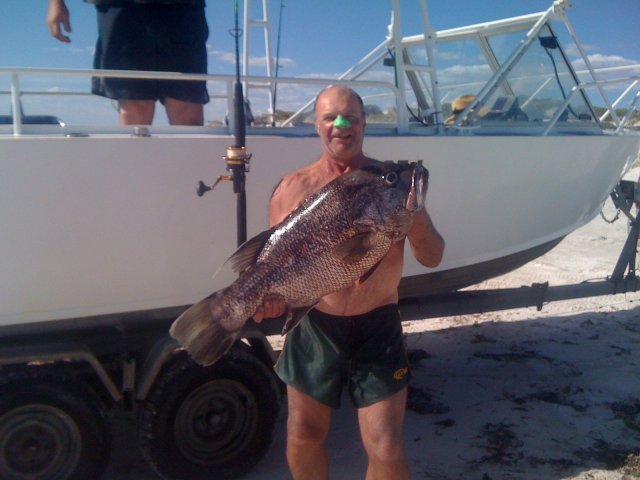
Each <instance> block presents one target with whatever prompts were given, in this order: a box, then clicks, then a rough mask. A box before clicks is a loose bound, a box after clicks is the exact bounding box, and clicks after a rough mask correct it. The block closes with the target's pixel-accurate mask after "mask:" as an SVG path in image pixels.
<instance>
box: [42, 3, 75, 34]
mask: <svg viewBox="0 0 640 480" xmlns="http://www.w3.org/2000/svg"><path fill="white" fill-rule="evenodd" d="M47 25H48V27H49V31H50V32H51V35H52V36H53V37H54V38H57V39H58V40H60V41H61V42H64V43H70V42H71V38H69V37H68V36H66V35H65V34H64V33H62V32H63V29H64V31H65V32H67V33H71V17H70V16H69V9H68V8H67V6H66V5H65V3H64V0H49V12H48V13H47Z"/></svg>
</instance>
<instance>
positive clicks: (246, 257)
mask: <svg viewBox="0 0 640 480" xmlns="http://www.w3.org/2000/svg"><path fill="white" fill-rule="evenodd" d="M274 230H275V229H274V228H271V229H269V230H265V231H264V232H260V233H259V234H258V235H256V236H255V237H253V238H250V239H249V240H247V241H246V242H244V243H243V244H242V245H240V246H239V247H238V249H237V250H236V251H235V252H234V253H233V255H231V256H230V257H229V258H228V259H227V261H226V262H225V263H231V268H232V269H233V271H234V272H236V273H240V272H244V271H245V270H246V269H247V268H249V267H250V266H251V265H253V264H254V263H256V260H257V258H258V256H259V255H260V252H262V249H263V248H264V246H265V244H266V243H267V241H268V240H269V237H271V234H272V233H273V231H274Z"/></svg>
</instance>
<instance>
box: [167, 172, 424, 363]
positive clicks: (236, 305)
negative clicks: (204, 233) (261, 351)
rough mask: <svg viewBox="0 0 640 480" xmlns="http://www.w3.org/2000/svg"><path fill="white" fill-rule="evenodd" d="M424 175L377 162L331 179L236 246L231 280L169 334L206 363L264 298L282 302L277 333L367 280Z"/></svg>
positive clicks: (412, 207)
mask: <svg viewBox="0 0 640 480" xmlns="http://www.w3.org/2000/svg"><path fill="white" fill-rule="evenodd" d="M427 175H428V174H427V171H426V170H425V169H424V167H423V166H422V165H421V163H417V164H416V163H412V164H408V163H402V164H396V163H393V162H385V163H382V162H378V163H375V164H371V165H367V166H366V167H363V168H362V169H359V170H354V171H351V172H349V173H346V174H344V175H342V176H340V177H338V178H336V179H335V180H333V181H332V182H330V183H328V184H327V185H325V186H324V187H323V188H322V189H321V190H320V191H319V192H317V193H316V194H314V195H312V196H311V197H310V198H308V199H307V200H305V201H304V202H303V203H302V204H301V205H300V206H299V207H297V208H296V209H295V210H293V211H292V212H291V213H290V214H289V215H288V216H287V218H285V219H284V220H283V221H282V222H281V223H280V224H278V225H276V226H275V227H274V228H272V229H271V230H268V231H265V232H262V233H261V234H259V235H257V236H256V237H254V238H252V239H251V240H249V241H248V242H246V243H245V244H244V245H242V246H241V247H240V248H239V249H238V251H237V252H236V253H235V254H234V255H232V257H231V258H230V259H229V261H231V262H232V264H233V265H234V269H235V270H236V271H238V272H239V273H240V275H239V277H238V279H237V280H236V281H235V282H233V283H232V284H231V285H229V286H228V287H226V288H224V289H222V290H219V291H217V292H214V293H213V294H211V295H210V296H209V297H207V298H205V299H204V300H202V301H200V302H198V303H197V304H195V305H193V306H192V307H190V308H189V309H188V310H186V311H185V312H184V313H183V314H182V315H181V316H180V317H179V318H178V319H177V320H176V321H175V322H174V323H173V325H172V326H171V330H170V333H171V335H172V336H173V337H174V338H175V339H176V340H177V341H178V343H180V344H181V345H182V346H183V347H184V348H185V349H186V350H187V351H188V352H189V354H190V355H191V356H192V357H193V358H194V360H196V361H197V362H198V363H201V364H204V365H209V364H211V363H213V362H215V361H216V360H217V359H218V358H220V356H222V355H223V354H224V353H225V352H226V351H227V350H228V349H229V348H230V347H231V345H232V344H233V342H234V341H235V340H236V339H237V338H238V337H239V335H240V332H241V331H242V327H243V326H244V324H245V323H246V322H247V320H248V319H250V318H251V317H252V316H253V315H254V314H255V312H256V311H257V310H258V308H259V307H261V306H262V304H263V302H264V298H265V296H266V295H269V294H279V295H281V296H282V297H284V300H285V302H286V304H287V314H286V315H287V317H286V323H285V330H284V331H283V333H285V332H286V331H288V330H290V329H291V328H294V327H295V326H296V325H297V323H298V322H299V321H300V320H301V319H302V318H303V317H304V315H306V313H307V312H308V311H309V309H311V308H312V307H313V306H314V305H315V304H316V303H317V302H318V301H319V300H320V299H321V298H322V297H324V296H325V295H327V294H329V293H333V292H337V291H340V290H342V289H344V288H346V287H349V286H350V285H352V284H353V283H354V282H355V281H357V280H359V279H363V278H367V277H368V275H369V274H370V273H371V272H372V271H373V270H374V269H375V268H376V266H377V265H378V263H379V262H380V261H381V260H382V259H383V258H384V256H385V255H386V254H387V253H388V251H389V249H390V248H391V245H392V244H393V242H395V241H398V240H400V239H403V238H404V236H405V235H406V234H407V231H408V229H409V227H410V225H411V222H412V218H413V215H414V214H415V212H416V211H417V210H419V209H420V208H422V207H423V205H424V196H425V194H426V181H427Z"/></svg>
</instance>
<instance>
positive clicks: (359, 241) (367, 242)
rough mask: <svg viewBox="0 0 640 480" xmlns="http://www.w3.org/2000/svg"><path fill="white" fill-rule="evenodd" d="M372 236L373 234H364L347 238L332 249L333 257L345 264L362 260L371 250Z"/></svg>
mask: <svg viewBox="0 0 640 480" xmlns="http://www.w3.org/2000/svg"><path fill="white" fill-rule="evenodd" d="M374 235H375V233H374V232H364V233H359V234H357V235H354V236H353V237H351V238H348V239H347V240H345V241H344V242H342V243H341V244H340V245H338V246H337V247H336V248H335V249H334V251H333V256H334V257H335V258H337V259H339V260H341V261H343V262H345V263H356V262H358V261H359V260H362V258H364V256H365V255H366V254H367V253H368V252H369V250H370V249H371V245H372V243H373V242H372V239H373V236H374Z"/></svg>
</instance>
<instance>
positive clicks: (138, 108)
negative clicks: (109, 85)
mask: <svg viewBox="0 0 640 480" xmlns="http://www.w3.org/2000/svg"><path fill="white" fill-rule="evenodd" d="M155 108H156V101H155V100H127V99H124V98H123V99H120V100H118V109H119V111H120V125H151V123H152V122H153V113H154V112H155Z"/></svg>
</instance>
